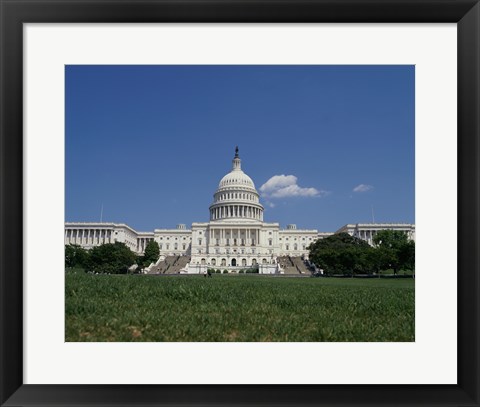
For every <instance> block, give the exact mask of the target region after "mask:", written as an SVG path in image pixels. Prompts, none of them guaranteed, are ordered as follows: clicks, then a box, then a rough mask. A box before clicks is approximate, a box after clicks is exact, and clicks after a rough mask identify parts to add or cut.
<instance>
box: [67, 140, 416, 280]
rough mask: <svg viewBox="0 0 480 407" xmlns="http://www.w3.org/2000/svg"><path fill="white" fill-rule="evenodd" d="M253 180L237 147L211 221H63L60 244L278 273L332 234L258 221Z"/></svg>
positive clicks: (408, 228)
mask: <svg viewBox="0 0 480 407" xmlns="http://www.w3.org/2000/svg"><path fill="white" fill-rule="evenodd" d="M259 198H260V197H259V194H258V192H257V190H256V188H255V184H254V183H253V181H252V179H251V178H250V177H249V176H248V175H247V174H245V173H244V172H243V170H242V167H241V160H240V157H239V155H238V148H237V149H236V151H235V156H234V158H233V161H232V170H231V171H230V172H229V173H228V174H226V175H225V176H224V177H223V178H222V179H221V180H220V183H219V185H218V188H217V190H216V191H215V193H214V194H213V202H212V204H211V205H210V208H209V210H210V221H209V222H202V223H199V222H195V223H192V226H191V229H187V228H186V226H185V225H184V224H180V225H177V227H176V229H155V230H154V231H153V232H137V231H135V230H134V229H132V228H131V227H129V226H128V225H126V224H123V223H119V224H117V223H65V244H78V245H80V246H82V247H85V248H87V249H89V248H91V247H93V246H96V245H100V244H103V243H114V242H123V243H125V244H126V245H127V246H128V247H129V248H130V249H131V250H132V251H134V252H135V253H138V254H141V253H143V252H144V250H145V247H146V245H147V243H148V242H149V241H151V240H155V241H156V242H157V243H158V245H159V248H160V255H161V258H165V257H166V256H182V255H188V256H191V260H190V263H189V265H188V266H187V270H188V271H189V272H195V273H198V272H200V271H203V270H204V269H206V268H208V267H212V268H220V269H225V268H227V269H233V270H235V269H238V268H248V267H256V266H259V269H260V270H262V272H264V273H275V272H278V262H277V258H278V257H282V256H292V257H307V256H308V246H309V245H310V244H311V243H313V242H314V241H316V240H317V239H323V238H326V237H328V236H331V235H332V234H333V233H330V232H319V231H318V230H316V229H297V228H296V225H294V224H290V225H287V227H286V229H280V225H279V224H278V223H268V222H264V221H263V211H264V208H263V206H262V204H261V203H260V199H259ZM382 229H394V230H404V231H405V232H407V233H408V236H409V238H411V239H413V240H415V225H412V224H399V223H395V224H394V223H392V224H390V223H372V224H363V223H362V224H360V223H359V224H347V225H345V226H343V227H342V228H340V229H339V230H338V231H337V232H335V233H340V232H346V233H348V234H350V235H351V236H355V237H358V238H360V239H364V240H366V241H367V242H369V243H370V244H372V243H373V242H372V239H373V236H374V235H375V233H376V232H377V231H378V230H382Z"/></svg>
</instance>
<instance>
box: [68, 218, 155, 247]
mask: <svg viewBox="0 0 480 407" xmlns="http://www.w3.org/2000/svg"><path fill="white" fill-rule="evenodd" d="M152 239H153V233H151V232H137V231H135V230H134V229H132V228H131V227H130V226H128V225H126V224H124V223H105V222H67V223H65V239H64V241H65V244H66V245H67V244H76V245H79V246H81V247H83V248H85V249H91V248H92V247H94V246H99V245H101V244H105V243H115V242H121V243H125V245H126V246H127V247H128V248H129V249H130V250H131V251H133V252H135V253H143V251H144V250H145V246H146V243H147V242H148V241H149V240H152Z"/></svg>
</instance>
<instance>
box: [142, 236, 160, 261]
mask: <svg viewBox="0 0 480 407" xmlns="http://www.w3.org/2000/svg"><path fill="white" fill-rule="evenodd" d="M159 257H160V247H159V246H158V243H157V242H156V241H155V240H150V241H149V242H148V243H147V246H146V247H145V253H144V254H143V260H144V264H145V265H146V266H149V265H150V263H156V262H157V260H158V258H159Z"/></svg>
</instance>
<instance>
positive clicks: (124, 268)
mask: <svg viewBox="0 0 480 407" xmlns="http://www.w3.org/2000/svg"><path fill="white" fill-rule="evenodd" d="M135 260H136V256H135V253H133V252H132V251H131V250H130V249H129V248H128V247H127V246H126V245H125V243H120V242H115V243H106V244H102V245H100V246H95V247H94V248H92V249H91V250H90V256H89V261H88V267H87V268H88V271H92V272H95V273H106V274H125V273H127V272H128V268H129V267H130V266H131V265H133V264H134V263H135Z"/></svg>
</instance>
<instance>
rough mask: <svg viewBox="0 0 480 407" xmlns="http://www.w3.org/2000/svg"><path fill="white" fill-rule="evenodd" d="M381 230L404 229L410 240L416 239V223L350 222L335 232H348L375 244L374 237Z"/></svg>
mask: <svg viewBox="0 0 480 407" xmlns="http://www.w3.org/2000/svg"><path fill="white" fill-rule="evenodd" d="M380 230H399V231H403V232H405V233H407V236H408V238H409V239H410V240H413V241H415V225H414V224H411V223H356V224H355V223H349V224H346V225H344V226H342V227H341V228H340V229H338V230H337V231H336V232H335V233H348V234H349V235H350V236H353V237H357V238H359V239H362V240H365V241H366V242H368V243H369V244H370V245H373V238H374V237H375V235H376V234H377V232H378V231H380Z"/></svg>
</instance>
